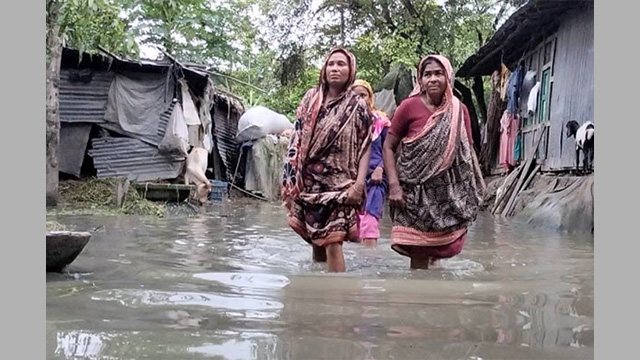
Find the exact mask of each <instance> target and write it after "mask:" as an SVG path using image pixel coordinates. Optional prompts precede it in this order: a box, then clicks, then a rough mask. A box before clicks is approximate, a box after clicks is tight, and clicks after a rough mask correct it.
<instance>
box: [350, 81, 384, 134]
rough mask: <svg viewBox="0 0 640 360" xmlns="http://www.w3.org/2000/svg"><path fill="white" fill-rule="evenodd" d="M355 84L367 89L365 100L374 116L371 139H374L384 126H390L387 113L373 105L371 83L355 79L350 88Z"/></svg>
mask: <svg viewBox="0 0 640 360" xmlns="http://www.w3.org/2000/svg"><path fill="white" fill-rule="evenodd" d="M356 86H362V87H363V88H365V89H366V90H367V93H369V96H367V99H366V100H367V104H368V105H369V110H371V112H372V113H373V117H374V121H373V128H372V137H371V140H372V141H373V140H376V139H377V138H378V136H380V134H381V133H382V130H384V128H385V127H387V126H391V121H389V118H388V117H387V114H385V113H384V112H383V111H380V110H377V109H376V108H375V107H374V99H375V98H374V95H373V88H372V87H371V85H370V84H369V83H368V82H366V81H365V80H361V79H357V80H356V81H355V82H354V83H353V86H351V88H355V87H356Z"/></svg>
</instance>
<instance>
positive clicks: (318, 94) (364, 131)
mask: <svg viewBox="0 0 640 360" xmlns="http://www.w3.org/2000/svg"><path fill="white" fill-rule="evenodd" d="M355 74H356V61H355V57H354V56H353V55H352V54H351V53H350V52H348V51H347V50H345V49H342V48H334V49H332V50H331V51H330V52H329V54H328V56H327V59H326V61H325V63H324V65H323V67H322V70H321V72H320V80H319V85H318V86H316V87H314V88H312V89H310V90H309V91H307V93H306V94H305V95H304V97H303V99H302V101H301V103H300V106H299V107H298V110H297V113H296V121H295V124H294V133H293V134H292V136H291V141H290V144H289V149H288V151H287V158H286V160H285V165H284V172H283V181H282V194H281V195H282V196H281V197H282V200H283V205H284V206H285V208H286V210H287V222H288V224H289V226H290V227H291V228H292V229H293V230H294V231H295V232H296V233H297V234H298V235H300V237H302V239H304V240H305V241H306V242H308V243H309V244H311V245H312V246H313V259H314V260H315V261H321V262H323V261H326V262H327V267H328V270H329V271H331V272H343V271H345V268H346V267H345V263H344V255H343V252H342V243H343V242H344V241H357V240H358V226H357V223H358V220H357V219H358V211H359V209H360V207H361V203H362V199H363V195H364V189H365V177H366V175H367V170H368V167H369V153H370V150H369V144H370V142H371V118H372V115H371V112H370V111H369V108H368V105H367V103H366V101H365V100H364V99H362V98H361V97H360V96H358V95H357V94H355V93H354V92H353V91H352V90H351V89H350V86H351V85H352V84H353V82H354V80H355Z"/></svg>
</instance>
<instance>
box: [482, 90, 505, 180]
mask: <svg viewBox="0 0 640 360" xmlns="http://www.w3.org/2000/svg"><path fill="white" fill-rule="evenodd" d="M506 108H507V103H506V102H505V101H502V100H501V99H500V93H499V90H498V88H497V86H496V85H495V84H492V86H491V98H490V100H489V108H488V110H487V143H486V144H482V147H481V149H482V150H481V151H480V159H478V160H479V161H480V165H481V168H482V170H483V171H484V172H485V174H488V173H490V172H491V166H492V165H493V162H494V161H495V157H496V155H497V154H498V150H499V146H500V118H501V117H502V113H503V112H504V110H505V109H506Z"/></svg>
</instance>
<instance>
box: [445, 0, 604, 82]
mask: <svg viewBox="0 0 640 360" xmlns="http://www.w3.org/2000/svg"><path fill="white" fill-rule="evenodd" d="M581 6H593V0H530V1H529V2H527V3H526V4H525V5H523V6H522V7H521V8H520V9H518V10H517V11H516V12H515V13H514V14H513V15H512V16H511V17H509V19H508V20H507V21H506V22H505V23H504V24H503V25H502V26H501V27H500V28H499V29H498V31H496V33H495V34H494V35H493V36H492V37H491V38H490V39H489V40H488V41H487V42H486V43H485V45H483V46H482V47H481V48H480V49H479V50H478V51H477V52H476V53H475V54H473V55H471V56H470V57H469V58H468V59H467V60H466V61H465V62H464V63H463V64H462V66H460V69H459V70H458V72H457V73H456V76H457V77H462V78H469V77H473V76H479V75H491V73H492V72H493V71H494V70H497V69H499V68H500V64H501V63H504V64H506V65H509V64H513V63H515V62H517V61H519V60H520V59H521V57H522V56H523V55H525V54H526V53H527V52H528V51H529V50H531V49H533V48H535V46H537V45H538V44H539V43H540V41H542V40H543V39H544V37H546V36H549V35H551V34H552V33H553V32H554V31H556V30H557V29H558V27H559V26H560V23H561V21H562V19H563V15H564V14H566V13H567V12H569V11H571V10H573V9H576V8H579V7H581Z"/></svg>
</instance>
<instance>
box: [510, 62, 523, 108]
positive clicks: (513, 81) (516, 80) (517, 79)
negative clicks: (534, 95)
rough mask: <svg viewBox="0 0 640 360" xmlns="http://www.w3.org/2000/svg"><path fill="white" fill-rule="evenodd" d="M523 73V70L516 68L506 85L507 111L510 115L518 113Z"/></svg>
mask: <svg viewBox="0 0 640 360" xmlns="http://www.w3.org/2000/svg"><path fill="white" fill-rule="evenodd" d="M523 72H524V69H522V67H520V66H518V67H517V68H516V69H515V70H514V71H513V72H512V73H511V76H510V77H509V83H508V84H507V110H509V112H510V113H511V114H516V113H517V111H518V97H519V96H520V86H521V85H522V75H523Z"/></svg>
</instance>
